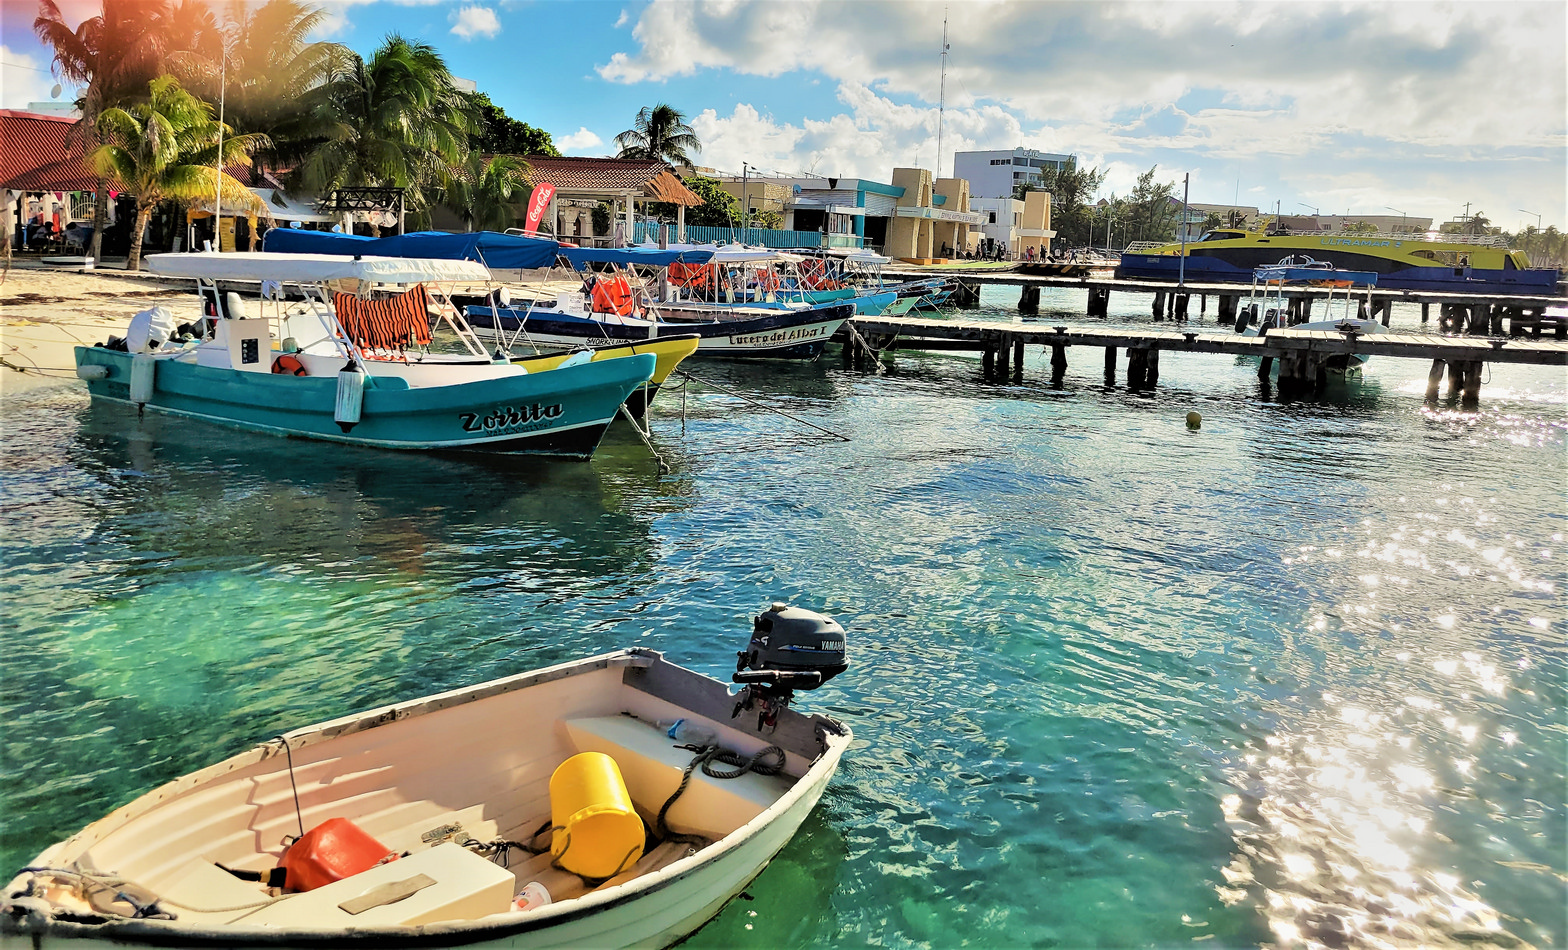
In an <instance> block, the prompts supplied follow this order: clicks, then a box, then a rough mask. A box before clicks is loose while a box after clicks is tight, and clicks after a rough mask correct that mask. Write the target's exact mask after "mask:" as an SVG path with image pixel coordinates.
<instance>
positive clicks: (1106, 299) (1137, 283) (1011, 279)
mask: <svg viewBox="0 0 1568 950" xmlns="http://www.w3.org/2000/svg"><path fill="white" fill-rule="evenodd" d="M882 276H883V277H884V278H885V279H893V280H918V279H922V278H930V277H945V278H948V279H950V280H954V281H957V282H958V284H959V288H958V290H957V292H955V293H954V295H953V298H952V300H953V303H954V304H955V305H956V306H958V307H959V308H961V309H972V308H973V307H976V306H978V305H979V303H980V293H979V290H980V287H982V286H985V285H990V286H1011V287H1018V288H1019V297H1018V310H1019V312H1020V313H1038V312H1039V310H1040V289H1041V288H1044V287H1049V288H1068V289H1081V290H1084V291H1086V293H1087V294H1088V306H1087V308H1086V312H1087V313H1088V315H1089V316H1091V317H1105V316H1107V314H1108V310H1109V306H1110V299H1111V293H1112V291H1115V292H1118V293H1139V294H1151V295H1152V296H1153V300H1152V305H1151V307H1150V313H1151V315H1152V316H1153V318H1154V319H1155V320H1156V321H1161V320H1165V319H1171V320H1175V321H1177V322H1184V321H1186V320H1187V319H1188V318H1189V315H1190V314H1191V313H1192V310H1191V305H1192V298H1193V297H1197V298H1198V310H1197V313H1198V315H1199V316H1203V315H1205V314H1207V312H1208V306H1209V298H1210V297H1214V298H1215V301H1216V305H1217V310H1216V315H1217V319H1218V321H1219V323H1220V324H1221V325H1230V324H1232V323H1234V322H1235V319H1236V315H1237V312H1238V310H1239V309H1240V305H1241V300H1242V299H1243V298H1246V297H1248V296H1249V295H1250V293H1251V286H1250V285H1248V284H1226V283H1198V282H1194V281H1188V282H1186V283H1185V284H1182V283H1178V282H1176V281H1159V280H1118V279H1116V278H1114V277H1110V276H1105V275H1104V272H1102V274H1101V275H1100V276H1096V275H1093V274H1091V275H1089V276H1085V277H1052V276H1040V275H1034V274H1020V273H1016V272H1013V271H1003V272H1000V273H994V272H992V273H987V272H984V271H964V270H962V269H955V268H911V267H898V268H894V267H889V268H884V269H883V271H882ZM1270 296H1271V297H1272V296H1274V294H1273V293H1272V292H1271V293H1270ZM1328 296H1329V291H1328V289H1327V288H1323V287H1288V288H1286V289H1285V292H1284V297H1285V299H1286V301H1288V302H1289V306H1290V308H1291V310H1292V316H1295V315H1296V314H1297V313H1300V314H1303V315H1305V316H1304V319H1303V320H1302V321H1301V322H1305V320H1306V319H1310V315H1311V312H1312V304H1313V301H1315V300H1319V299H1324V298H1327V297H1328ZM1337 296H1339V297H1343V296H1344V291H1343V290H1341V291H1338V293H1337ZM1356 296H1357V297H1358V298H1360V297H1361V296H1362V294H1359V293H1358V294H1356ZM1371 299H1372V306H1371V310H1370V312H1369V313H1367V314H1364V316H1365V317H1366V318H1367V319H1372V320H1380V321H1381V322H1382V324H1383V326H1385V327H1386V326H1388V325H1389V319H1390V315H1391V313H1392V310H1393V305H1394V304H1395V303H1410V304H1419V305H1420V307H1421V322H1422V323H1423V324H1424V323H1427V322H1428V321H1429V320H1430V319H1431V317H1432V313H1433V308H1436V310H1437V314H1438V326H1439V328H1440V329H1443V330H1453V331H1467V332H1470V333H1488V332H1492V333H1499V334H1500V333H1503V332H1507V333H1509V334H1510V335H1524V334H1531V335H1535V336H1539V335H1540V334H1541V332H1542V331H1543V330H1545V331H1548V332H1550V333H1552V335H1553V336H1554V337H1556V338H1558V339H1564V338H1568V318H1563V317H1557V316H1551V315H1548V314H1547V313H1546V308H1547V307H1550V306H1557V305H1561V304H1564V303H1568V298H1565V297H1562V296H1544V295H1539V294H1497V293H1482V292H1479V291H1477V292H1473V293H1463V294H1458V293H1447V292H1437V291H1420V290H1388V289H1379V288H1374V289H1373V291H1372V294H1371ZM1505 325H1506V327H1507V329H1506V331H1505V330H1504V329H1503V328H1504V326H1505Z"/></svg>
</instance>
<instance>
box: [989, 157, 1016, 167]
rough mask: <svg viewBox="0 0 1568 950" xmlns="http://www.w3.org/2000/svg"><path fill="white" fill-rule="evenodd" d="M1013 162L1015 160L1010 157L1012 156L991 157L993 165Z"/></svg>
mask: <svg viewBox="0 0 1568 950" xmlns="http://www.w3.org/2000/svg"><path fill="white" fill-rule="evenodd" d="M1012 163H1013V160H1012V159H1010V158H993V159H991V164H992V165H1011V164H1012Z"/></svg>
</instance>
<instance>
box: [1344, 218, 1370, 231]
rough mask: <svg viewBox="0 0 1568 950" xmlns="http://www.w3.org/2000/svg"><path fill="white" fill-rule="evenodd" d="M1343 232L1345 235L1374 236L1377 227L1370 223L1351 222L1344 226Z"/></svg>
mask: <svg viewBox="0 0 1568 950" xmlns="http://www.w3.org/2000/svg"><path fill="white" fill-rule="evenodd" d="M1344 231H1345V233H1346V234H1376V233H1378V229H1377V225H1375V224H1373V223H1372V222H1370V221H1352V222H1350V223H1349V224H1347V225H1345V228H1344Z"/></svg>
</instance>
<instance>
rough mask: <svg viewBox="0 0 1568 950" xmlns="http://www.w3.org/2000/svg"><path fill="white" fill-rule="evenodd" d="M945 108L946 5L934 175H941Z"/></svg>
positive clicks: (937, 109) (937, 107)
mask: <svg viewBox="0 0 1568 950" xmlns="http://www.w3.org/2000/svg"><path fill="white" fill-rule="evenodd" d="M946 110H947V7H943V8H942V83H941V86H940V87H939V90H938V94H937V104H936V177H938V178H941V177H942V113H943V112H945V111H946Z"/></svg>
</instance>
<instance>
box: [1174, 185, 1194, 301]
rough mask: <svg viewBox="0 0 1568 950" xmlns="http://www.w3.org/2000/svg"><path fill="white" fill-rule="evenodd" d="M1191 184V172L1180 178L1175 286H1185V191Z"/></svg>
mask: <svg viewBox="0 0 1568 950" xmlns="http://www.w3.org/2000/svg"><path fill="white" fill-rule="evenodd" d="M1191 184H1192V172H1188V173H1187V174H1185V175H1183V176H1181V264H1180V268H1181V269H1180V270H1179V271H1178V273H1177V276H1176V286H1178V287H1185V286H1187V189H1188V187H1189V186H1190V185H1191Z"/></svg>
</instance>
